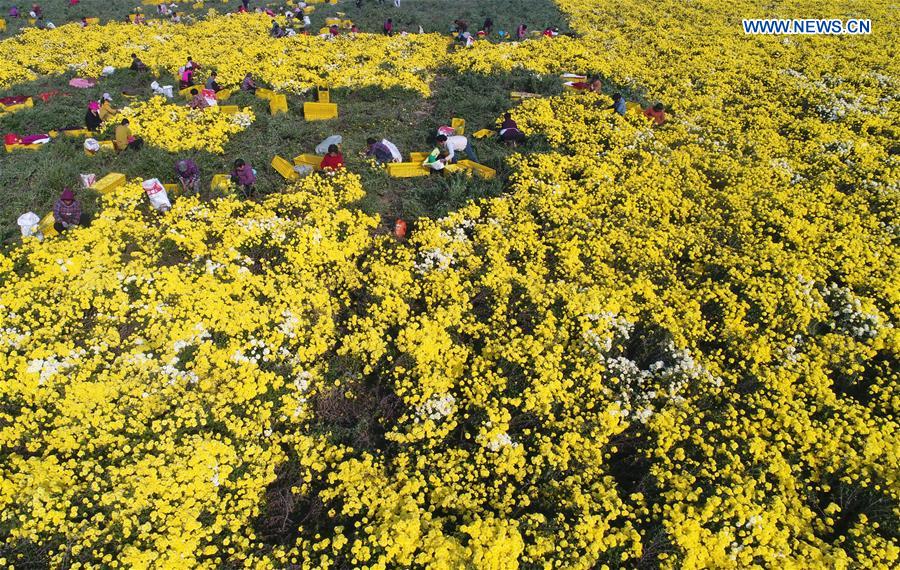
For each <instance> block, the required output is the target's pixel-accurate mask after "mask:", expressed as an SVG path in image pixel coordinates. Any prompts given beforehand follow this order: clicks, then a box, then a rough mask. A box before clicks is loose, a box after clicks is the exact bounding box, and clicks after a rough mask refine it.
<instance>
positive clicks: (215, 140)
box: [122, 97, 255, 154]
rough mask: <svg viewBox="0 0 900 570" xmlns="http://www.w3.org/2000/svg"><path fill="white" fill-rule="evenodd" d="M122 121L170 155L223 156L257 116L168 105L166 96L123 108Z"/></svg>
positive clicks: (250, 112)
mask: <svg viewBox="0 0 900 570" xmlns="http://www.w3.org/2000/svg"><path fill="white" fill-rule="evenodd" d="M122 118H127V119H129V121H130V123H131V124H130V127H131V130H132V132H133V133H134V134H135V135H136V136H140V137H143V138H144V139H146V141H147V142H148V143H150V144H152V145H154V146H158V147H160V148H162V149H165V150H167V151H169V152H179V151H183V150H207V151H209V152H213V153H217V154H222V153H223V152H225V149H224V146H225V143H227V142H228V140H229V138H231V136H232V135H235V134H237V133H239V132H241V131H243V130H245V129H247V128H248V127H249V126H250V125H251V124H252V123H253V120H254V119H255V116H254V115H253V109H251V108H250V107H244V108H243V109H241V110H240V111H239V112H237V113H235V114H233V115H228V114H225V113H221V112H219V108H218V107H208V108H206V109H191V108H188V107H185V106H184V105H173V104H170V103H167V102H166V99H165V97H153V98H152V99H150V100H149V101H147V102H139V103H133V104H131V105H129V106H128V107H125V108H124V109H122Z"/></svg>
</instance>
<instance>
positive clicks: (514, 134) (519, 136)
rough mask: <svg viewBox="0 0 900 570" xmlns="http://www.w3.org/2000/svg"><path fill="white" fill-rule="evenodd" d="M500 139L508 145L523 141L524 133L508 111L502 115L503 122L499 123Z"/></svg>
mask: <svg viewBox="0 0 900 570" xmlns="http://www.w3.org/2000/svg"><path fill="white" fill-rule="evenodd" d="M500 140H501V141H502V142H505V143H506V144H508V145H510V146H516V145H517V144H518V143H520V142H525V133H523V132H522V131H520V130H519V125H518V124H517V123H516V121H515V120H514V119H513V118H512V115H510V114H509V113H506V114H504V115H503V124H501V125H500Z"/></svg>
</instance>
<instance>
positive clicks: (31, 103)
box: [0, 97, 34, 113]
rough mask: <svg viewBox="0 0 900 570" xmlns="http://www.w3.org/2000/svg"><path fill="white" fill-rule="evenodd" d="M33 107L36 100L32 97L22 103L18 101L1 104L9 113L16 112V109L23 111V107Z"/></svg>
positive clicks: (0, 106)
mask: <svg viewBox="0 0 900 570" xmlns="http://www.w3.org/2000/svg"><path fill="white" fill-rule="evenodd" d="M31 107H34V100H33V99H32V98H31V97H29V98H28V99H25V101H23V102H21V103H16V104H15V105H3V104H0V108H2V109H3V110H4V111H6V112H7V113H15V112H16V111H21V110H22V109H30V108H31Z"/></svg>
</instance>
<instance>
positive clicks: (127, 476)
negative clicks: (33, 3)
mask: <svg viewBox="0 0 900 570" xmlns="http://www.w3.org/2000/svg"><path fill="white" fill-rule="evenodd" d="M559 4H560V6H561V7H562V8H563V9H564V10H565V11H566V12H567V13H568V14H570V16H571V17H572V22H573V25H574V26H575V27H576V29H577V30H578V31H579V32H580V33H581V34H582V36H581V37H580V38H577V39H570V38H566V39H563V38H557V39H554V40H539V41H529V42H524V43H522V44H518V45H512V44H508V45H503V46H489V45H486V44H482V45H479V46H477V47H476V48H473V49H472V50H468V51H467V52H465V54H462V55H460V54H453V55H451V56H450V58H451V59H450V61H451V62H452V65H454V66H456V67H458V68H460V69H471V70H474V71H478V72H481V73H485V74H486V75H488V78H489V75H490V74H492V73H495V72H500V71H502V70H503V69H509V68H511V67H524V68H527V69H531V70H532V71H535V72H536V73H545V72H552V71H557V70H559V69H560V68H561V67H562V66H566V67H568V66H570V65H573V66H575V67H573V68H577V69H580V70H585V71H589V72H592V73H599V74H601V75H602V76H603V78H604V81H605V82H606V84H607V86H613V87H615V88H617V89H621V90H622V91H623V92H626V93H628V94H629V95H630V96H631V97H633V98H638V97H640V98H645V99H647V100H657V99H662V100H665V101H666V102H667V103H671V106H672V112H671V114H670V121H669V123H668V124H667V125H665V126H664V127H662V128H653V127H651V126H650V125H648V124H647V123H646V122H645V121H643V120H642V118H640V117H637V116H631V115H629V116H626V117H618V116H615V115H613V114H611V113H610V112H609V111H608V110H606V109H604V107H605V106H606V105H607V104H608V99H607V98H606V97H605V96H598V95H593V94H577V95H576V94H566V95H563V96H560V97H553V98H547V99H533V100H528V101H526V102H524V103H522V104H521V105H520V106H518V107H516V108H515V109H514V110H513V116H514V118H515V119H516V120H517V121H518V123H519V125H520V126H521V127H522V129H523V130H525V131H526V133H527V134H528V135H529V136H530V137H533V138H538V139H544V140H545V141H546V142H547V143H548V145H549V147H550V148H553V149H554V150H552V151H548V152H542V153H533V154H517V155H514V156H513V157H512V158H511V159H509V165H508V166H509V167H510V170H511V172H513V174H512V175H511V177H510V180H509V190H508V193H507V194H506V195H504V196H501V197H498V198H493V199H489V200H485V201H481V202H478V203H472V204H470V205H468V206H466V207H464V208H463V209H461V210H459V211H457V212H455V213H453V214H451V215H450V216H448V217H446V218H444V219H440V220H433V221H431V220H419V221H417V223H416V224H415V227H414V231H413V232H412V234H411V238H410V240H409V241H408V242H404V243H401V242H397V241H396V240H394V239H392V238H390V237H387V236H377V235H374V234H375V233H377V232H373V230H374V229H375V228H376V227H377V226H378V222H379V220H378V219H377V218H375V217H371V216H367V215H365V214H362V213H360V212H358V211H357V210H355V209H354V208H352V206H351V205H352V203H353V202H354V201H355V200H357V199H359V198H360V197H361V196H362V195H363V194H364V189H363V188H362V186H361V184H360V179H359V178H358V177H357V176H356V175H354V174H350V173H342V174H339V175H337V176H334V177H322V178H320V177H311V178H306V179H304V180H302V181H300V182H298V183H295V184H293V185H291V186H289V187H288V188H286V189H285V191H284V192H283V193H281V194H278V195H272V196H268V197H266V198H265V199H263V200H261V201H259V202H244V201H239V200H237V199H234V198H227V197H226V198H219V199H216V200H213V201H209V202H201V201H200V200H199V199H198V198H197V197H189V198H179V199H178V200H176V202H175V204H174V207H173V209H172V210H171V211H170V212H169V213H168V214H166V216H165V217H162V218H160V217H157V215H156V214H154V213H153V212H152V211H150V210H149V207H148V206H147V205H146V204H145V203H144V201H143V200H142V193H141V190H140V187H139V185H138V184H137V183H136V182H131V183H129V184H128V185H126V186H125V187H124V188H122V189H121V190H119V191H118V192H117V193H116V194H114V195H112V196H111V197H109V198H106V199H105V204H104V206H105V207H104V210H103V212H102V213H101V215H100V216H99V218H98V219H97V220H95V221H94V222H93V223H92V225H91V227H90V228H86V229H80V230H77V231H74V232H69V233H68V234H67V235H66V236H64V237H63V238H60V239H53V240H49V241H47V242H45V243H42V244H39V243H36V242H34V241H26V242H25V243H23V244H22V245H21V246H20V247H18V248H16V249H13V250H11V251H9V252H7V253H5V254H3V255H2V256H0V314H2V315H3V323H2V326H0V355H2V358H0V396H2V401H3V406H2V407H0V457H2V459H3V461H2V467H0V536H2V538H3V540H4V549H3V550H2V552H3V554H2V556H3V562H6V563H9V564H22V563H25V562H28V561H33V560H42V561H45V562H46V563H49V564H50V565H51V566H62V565H65V566H71V567H94V566H109V567H129V568H130V567H220V566H223V565H242V566H249V567H260V568H267V567H285V566H289V565H292V564H296V565H299V566H300V567H310V568H311V567H342V566H351V567H369V568H384V567H398V566H425V567H433V568H448V567H449V568H452V567H477V568H515V567H520V566H521V567H554V566H560V567H576V568H593V567H604V566H605V567H610V568H618V567H634V566H638V565H648V566H662V567H672V568H676V567H677V568H707V567H723V568H746V567H830V568H850V567H877V568H889V567H893V566H895V565H896V564H897V559H898V544H897V534H896V529H897V527H898V518H900V506H898V504H900V503H898V488H900V486H898V475H897V474H898V473H900V465H898V462H900V458H898V441H897V422H896V417H897V411H898V408H900V395H898V393H897V380H898V378H897V376H898V351H900V335H898V332H897V330H896V328H895V322H896V320H897V317H898V304H897V303H898V278H897V275H898V272H897V267H898V261H900V252H898V248H897V237H898V235H897V232H898V230H897V227H896V212H897V211H898V204H897V201H898V194H897V190H898V179H897V178H898V176H897V175H898V169H897V160H896V158H895V157H896V156H897V153H896V140H897V139H898V137H897V136H896V135H897V125H898V124H900V121H898V118H900V116H898V115H900V105H898V99H897V79H896V78H895V77H896V68H895V67H893V68H892V65H893V64H892V63H891V62H890V61H889V60H890V51H889V50H886V49H885V42H889V41H890V40H889V38H887V39H886V38H884V37H879V36H873V37H871V38H867V39H865V40H860V39H856V38H807V39H805V40H802V41H801V39H799V38H790V39H788V40H785V39H782V38H744V37H743V36H741V35H739V32H738V29H737V28H736V27H735V28H734V29H732V28H730V27H729V26H737V25H739V20H738V19H737V18H739V17H741V16H745V17H750V16H752V15H754V14H755V13H756V12H758V9H757V8H756V7H755V4H754V3H752V2H748V1H740V0H739V1H737V2H729V3H722V2H714V1H709V2H702V3H681V2H674V1H671V2H670V1H664V2H663V3H662V8H665V9H662V8H660V6H656V7H653V6H650V5H646V6H645V5H643V4H639V3H636V2H634V3H632V2H625V5H624V8H627V9H623V5H622V3H619V4H618V5H607V3H603V2H599V0H589V1H584V0H582V1H578V2H576V1H574V0H572V1H571V2H570V1H568V0H562V1H560V2H559ZM813 6H815V3H812V2H795V3H793V4H792V6H791V7H792V9H796V10H801V9H804V8H808V7H813ZM839 8H840V6H839V7H838V8H836V9H839ZM874 10H875V9H874V8H873V11H874ZM810 13H812V12H810ZM660 14H669V16H660ZM878 15H879V14H878V13H874V14H872V17H873V18H874V19H877V16H878ZM881 15H884V16H885V17H886V16H887V14H886V13H885V14H881ZM613 16H615V18H613ZM235 21H236V20H235V19H233V18H229V17H225V18H219V19H211V20H208V21H205V22H202V23H199V24H196V26H192V27H184V28H183V29H184V30H185V31H187V32H188V34H190V33H194V32H197V33H199V32H200V31H201V30H211V29H215V27H219V28H221V31H220V32H219V33H218V35H219V36H220V37H222V38H223V40H224V41H226V42H227V38H230V37H232V36H231V35H230V34H231V33H235V34H236V32H233V31H229V30H231V28H230V26H233V25H235V24H234V22H235ZM247 21H252V20H247ZM245 22H246V21H244V20H242V21H241V26H243V25H245ZM611 22H616V23H617V24H616V25H613V24H612V23H611ZM203 26H209V28H203ZM195 28H197V29H196V30H195ZM117 29H118V28H117V27H116V26H115V25H112V26H110V28H109V32H110V34H111V35H112V34H115V33H117V32H116V30H117ZM181 29H182V28H179V30H181ZM192 30H193V32H192ZM173 33H174V32H173ZM178 33H182V32H178ZM807 40H808V41H807ZM16 41H19V42H26V41H30V40H28V38H27V35H26V36H23V38H21V39H20V40H16ZM59 41H66V42H69V43H68V44H67V45H66V46H60V48H59V49H62V48H63V47H65V49H67V50H68V51H69V53H70V54H71V53H77V55H78V57H81V58H84V57H85V53H84V52H82V51H80V50H82V49H86V48H87V46H85V45H83V44H79V43H78V41H79V40H77V39H74V40H73V39H69V38H66V37H65V36H60V37H59ZM316 41H318V40H309V39H302V40H298V42H299V43H298V44H297V45H305V44H304V43H303V42H310V43H309V46H311V47H312V48H315V49H314V50H313V51H315V53H316V54H321V53H329V52H328V50H336V49H343V50H348V49H354V50H355V49H357V47H359V49H361V50H362V49H363V47H362V46H366V45H367V44H368V49H375V50H378V51H372V52H368V53H367V56H366V57H368V58H369V59H367V60H366V61H368V62H370V64H371V65H372V68H373V70H372V75H370V76H368V79H367V81H369V82H374V83H375V84H381V85H382V86H385V87H387V86H390V81H391V79H388V78H387V74H386V73H384V69H383V68H382V67H381V66H380V64H381V63H385V64H386V65H397V66H400V67H404V68H407V69H416V70H417V73H420V72H421V70H426V69H429V64H427V63H423V61H420V59H419V58H420V55H421V53H420V52H419V51H416V49H417V48H416V49H413V44H411V43H410V42H427V41H432V40H429V39H428V36H426V37H422V38H417V39H415V40H410V39H408V38H407V39H404V38H398V39H392V40H391V39H383V38H370V37H367V36H359V37H358V38H354V39H352V40H351V39H346V40H344V39H341V40H338V41H335V42H321V43H314V42H316ZM434 41H437V40H434ZM269 42H270V40H268V39H262V38H256V36H255V35H252V34H251V35H250V36H248V37H245V38H244V39H243V41H242V42H241V43H240V44H238V43H235V44H234V45H235V46H236V47H235V49H236V51H237V52H238V53H240V52H239V50H240V49H248V50H249V49H258V50H259V52H258V53H260V54H268V55H266V56H265V57H261V58H259V61H265V60H266V58H269V57H274V58H276V59H277V58H278V57H280V55H278V54H275V55H273V52H271V51H267V50H272V49H276V51H277V49H282V47H279V48H273V47H272V45H273V44H271V43H269ZM353 42H359V46H357V47H352V48H351V47H350V46H354V45H355V44H354V43H353ZM443 42H444V40H443V39H441V40H440V42H439V43H436V44H435V48H436V49H437V48H438V45H440V46H442V47H440V49H444V50H446V47H445V46H444V45H443ZM642 42H643V45H644V48H643V49H644V50H645V51H644V52H641V53H639V52H637V51H634V52H633V55H632V52H629V51H628V48H634V49H635V50H636V49H637V45H638V44H641V43H642ZM22 45H26V44H25V43H22ZM223 45H227V43H226V44H223ZM376 45H377V47H375V46H376ZM415 45H416V46H420V47H421V46H422V44H421V43H419V44H415ZM338 46H343V47H338ZM599 46H604V49H603V50H600V49H598V48H599ZM723 46H726V47H727V48H728V49H727V50H723V49H722V48H723ZM110 47H112V44H110ZM386 47H391V48H396V49H397V50H398V51H397V52H393V51H390V50H388V51H387V52H386V51H385V49H384V48H386ZM7 49H11V48H10V46H8V45H5V44H4V45H3V46H0V52H3V51H4V50H7ZM15 49H16V50H21V47H16V48H15ZM34 49H38V48H36V47H35V48H34ZM283 49H290V48H283ZM403 50H408V51H405V52H404V51H403ZM148 51H149V53H151V54H152V53H157V52H155V51H154V50H153V48H148ZM171 51H172V53H168V52H166V51H165V50H163V49H161V48H160V50H159V52H158V53H160V55H159V56H158V57H159V58H160V59H159V60H152V61H153V64H154V65H158V66H160V67H168V66H173V65H176V64H177V63H178V62H179V61H180V60H181V59H183V57H184V56H185V55H186V53H187V52H186V51H185V52H183V53H179V52H177V50H176V49H173V50H171ZM16 53H19V54H20V55H19V56H18V57H19V58H20V59H15V60H13V61H19V62H21V61H23V59H21V58H25V57H26V56H25V55H22V54H25V53H27V50H21V52H16ZM122 53H123V54H125V53H127V50H125V51H123V52H122ZM197 53H199V52H194V58H195V60H200V59H199V57H198V56H197V55H196V54H197ZM163 54H165V55H163ZM689 54H690V55H691V56H692V57H687V55H689ZM28 57H31V56H28ZM153 57H156V56H153ZM312 57H319V56H318V55H310V58H312ZM162 58H171V60H169V59H165V61H163V59H162ZM36 59H37V58H36ZM222 59H223V58H220V59H219V60H222ZM234 59H235V63H234V64H233V66H234V67H233V68H232V71H231V73H233V75H234V76H235V77H236V78H237V77H239V76H240V75H241V73H242V72H243V71H244V69H245V67H244V66H245V65H246V62H243V63H241V61H242V58H240V57H235V58H234ZM387 60H391V63H389V64H388V63H387ZM251 61H255V60H254V59H253V58H251ZM292 61H294V63H295V64H296V65H297V66H298V68H304V67H305V66H306V65H307V63H306V61H309V60H306V59H304V57H297V58H296V60H292ZM654 61H655V62H656V65H654V64H653V62H654ZM148 63H149V62H148ZM337 63H339V64H340V65H344V63H345V62H343V61H341V60H338V62H337ZM32 65H33V64H31V63H29V64H28V65H26V66H25V67H31V66H32ZM222 65H223V67H224V66H228V65H232V64H231V63H228V62H226V61H222ZM367 65H368V64H367ZM260 66H261V67H262V68H265V64H262V63H261V64H260ZM314 67H315V66H314V65H312V64H310V65H309V67H308V69H314ZM220 69H221V68H220ZM430 69H432V71H433V70H434V69H435V68H434V67H431V68H430ZM711 70H715V72H713V71H711ZM60 71H62V69H60V68H51V67H49V66H48V68H45V69H41V70H40V71H39V72H40V73H57V72H60ZM292 71H294V72H296V71H297V68H294V69H293V70H292ZM272 73H281V72H280V71H273V72H272ZM222 74H223V73H222V71H220V76H221V75H222ZM261 75H262V76H263V77H266V75H265V74H264V73H263V74H261ZM271 77H274V75H273V76H271ZM421 77H423V78H424V79H423V83H422V85H423V89H424V88H426V87H425V86H427V82H425V80H427V78H428V76H427V74H426V75H422V76H421ZM310 81H313V82H315V81H317V80H314V79H313V80H310ZM382 81H384V82H385V83H380V82H382ZM332 84H333V82H332ZM282 86H283V84H282Z"/></svg>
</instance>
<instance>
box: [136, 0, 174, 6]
mask: <svg viewBox="0 0 900 570" xmlns="http://www.w3.org/2000/svg"><path fill="white" fill-rule="evenodd" d="M167 1H168V0H141V4H143V5H144V6H156V5H158V4H162V3H163V2H167Z"/></svg>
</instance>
